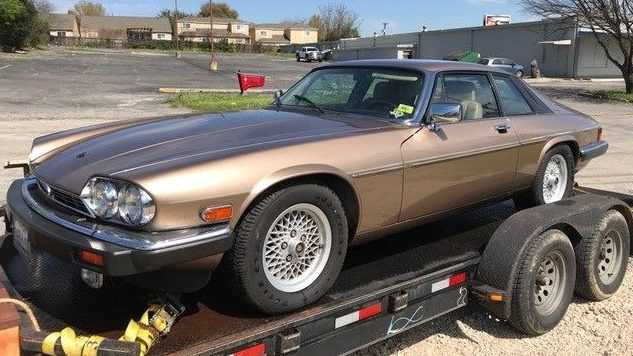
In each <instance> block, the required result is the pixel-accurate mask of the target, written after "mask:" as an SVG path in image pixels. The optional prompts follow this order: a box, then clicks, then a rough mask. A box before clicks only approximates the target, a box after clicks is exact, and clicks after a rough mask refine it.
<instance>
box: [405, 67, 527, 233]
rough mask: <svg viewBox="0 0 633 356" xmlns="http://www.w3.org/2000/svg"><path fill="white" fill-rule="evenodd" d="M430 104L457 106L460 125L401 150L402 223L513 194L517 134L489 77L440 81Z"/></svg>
mask: <svg viewBox="0 0 633 356" xmlns="http://www.w3.org/2000/svg"><path fill="white" fill-rule="evenodd" d="M434 87H435V89H434V92H433V95H432V98H431V102H430V104H431V105H432V104H434V103H438V104H439V103H453V104H454V103H458V104H460V105H462V107H463V108H464V110H463V111H464V114H463V115H462V118H461V120H459V121H458V122H454V123H441V124H440V126H439V128H440V131H439V132H434V131H432V130H430V129H428V128H423V129H421V130H420V131H418V132H417V133H416V134H415V135H413V136H412V137H411V138H410V139H409V140H407V141H405V142H404V143H403V145H402V155H403V161H404V166H405V171H404V182H403V183H404V184H403V203H402V210H401V214H400V220H401V221H405V220H409V219H414V218H418V217H423V216H430V215H434V214H437V213H441V212H444V211H448V210H452V209H456V208H460V207H463V206H466V205H470V204H473V203H476V202H479V201H482V200H487V199H491V198H495V197H499V196H503V195H506V194H509V193H510V192H511V191H512V188H513V182H514V178H515V174H516V166H517V159H518V147H517V146H518V140H517V136H516V134H515V131H514V129H513V128H512V127H511V125H509V122H508V120H507V119H506V118H504V117H502V116H501V115H500V110H499V105H498V104H497V98H496V95H495V93H494V91H493V86H492V84H491V79H490V77H489V75H488V74H487V73H485V72H474V73H444V74H442V75H439V76H437V78H436V82H435V85H434Z"/></svg>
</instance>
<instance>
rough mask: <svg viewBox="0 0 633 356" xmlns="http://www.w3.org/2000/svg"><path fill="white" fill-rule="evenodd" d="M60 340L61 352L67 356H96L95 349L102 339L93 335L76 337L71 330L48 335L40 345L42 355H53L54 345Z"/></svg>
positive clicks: (67, 329) (66, 329)
mask: <svg viewBox="0 0 633 356" xmlns="http://www.w3.org/2000/svg"><path fill="white" fill-rule="evenodd" d="M59 339H61V340H60V341H61V344H62V350H64V354H65V355H67V356H97V348H98V347H99V344H101V342H102V341H103V340H105V338H104V337H101V336H98V335H93V336H90V337H87V336H77V335H75V331H74V330H73V329H71V328H65V329H63V330H62V331H58V332H54V333H51V334H49V335H48V336H47V337H46V338H45V339H44V342H43V343H42V353H43V354H45V355H51V356H53V355H55V343H56V342H57V340H59Z"/></svg>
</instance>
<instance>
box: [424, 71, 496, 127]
mask: <svg viewBox="0 0 633 356" xmlns="http://www.w3.org/2000/svg"><path fill="white" fill-rule="evenodd" d="M431 103H432V104H435V103H451V104H460V105H461V106H462V113H463V114H462V119H463V120H479V119H487V118H491V117H498V116H499V106H498V105H497V101H496V100H495V95H494V92H493V91H492V85H491V84H490V81H489V80H488V76H487V75H486V74H444V75H443V76H441V77H440V78H439V79H438V80H437V82H436V86H435V90H434V93H433V98H432V99H431Z"/></svg>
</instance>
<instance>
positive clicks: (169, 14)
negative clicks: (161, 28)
mask: <svg viewBox="0 0 633 356" xmlns="http://www.w3.org/2000/svg"><path fill="white" fill-rule="evenodd" d="M187 16H192V15H191V14H188V13H186V12H182V11H178V12H177V13H176V12H175V11H172V10H171V9H162V10H160V11H159V12H158V15H156V17H158V18H161V17H166V18H168V19H169V24H170V25H171V31H172V33H176V22H177V21H178V20H180V19H182V18H183V17H187Z"/></svg>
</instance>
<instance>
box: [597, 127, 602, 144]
mask: <svg viewBox="0 0 633 356" xmlns="http://www.w3.org/2000/svg"><path fill="white" fill-rule="evenodd" d="M600 140H602V127H600V128H599V129H598V141H600Z"/></svg>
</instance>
